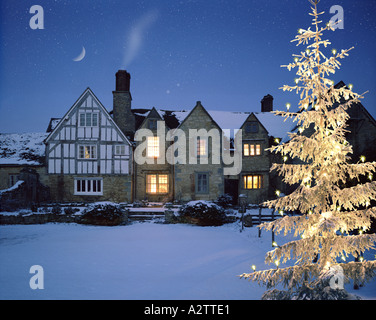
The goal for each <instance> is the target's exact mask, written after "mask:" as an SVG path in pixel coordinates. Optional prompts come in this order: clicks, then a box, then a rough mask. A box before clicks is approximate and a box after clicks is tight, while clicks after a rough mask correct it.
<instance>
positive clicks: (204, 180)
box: [196, 172, 209, 193]
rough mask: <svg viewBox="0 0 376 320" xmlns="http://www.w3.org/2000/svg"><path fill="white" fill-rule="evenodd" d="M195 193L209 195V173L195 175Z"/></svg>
mask: <svg viewBox="0 0 376 320" xmlns="http://www.w3.org/2000/svg"><path fill="white" fill-rule="evenodd" d="M196 193H209V173H207V172H198V173H196Z"/></svg>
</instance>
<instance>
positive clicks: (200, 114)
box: [178, 101, 221, 130]
mask: <svg viewBox="0 0 376 320" xmlns="http://www.w3.org/2000/svg"><path fill="white" fill-rule="evenodd" d="M187 122H188V123H189V125H188V128H189V129H194V128H196V129H210V128H213V127H214V128H216V129H218V130H221V127H220V126H219V125H218V124H217V123H216V122H215V121H214V119H213V118H212V116H211V115H210V114H209V112H207V111H206V109H205V108H204V107H203V106H202V104H201V101H197V103H196V106H195V107H194V108H193V109H192V111H191V112H190V113H189V114H188V115H187V116H186V117H185V118H184V120H183V121H182V122H181V123H180V125H179V127H178V128H180V129H182V128H184V127H186V126H187V124H186V123H187Z"/></svg>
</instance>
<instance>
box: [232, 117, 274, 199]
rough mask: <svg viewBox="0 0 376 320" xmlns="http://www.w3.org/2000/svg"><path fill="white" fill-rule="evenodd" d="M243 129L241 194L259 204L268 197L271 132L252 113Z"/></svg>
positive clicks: (240, 176)
mask: <svg viewBox="0 0 376 320" xmlns="http://www.w3.org/2000/svg"><path fill="white" fill-rule="evenodd" d="M241 129H242V136H243V143H242V145H243V150H242V172H241V174H240V175H239V194H244V195H246V196H247V202H248V203H253V204H258V203H261V202H262V201H264V200H266V199H268V190H269V169H270V153H269V151H267V150H266V149H267V148H269V134H268V131H267V130H266V129H265V127H264V126H263V124H262V123H261V122H260V121H259V120H258V119H257V117H256V116H255V115H254V114H253V113H252V114H251V115H250V116H249V117H248V118H247V120H246V121H245V122H244V124H243V126H242V127H241Z"/></svg>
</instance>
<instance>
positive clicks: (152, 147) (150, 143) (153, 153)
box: [147, 137, 159, 158]
mask: <svg viewBox="0 0 376 320" xmlns="http://www.w3.org/2000/svg"><path fill="white" fill-rule="evenodd" d="M147 156H148V157H150V158H158V157H159V137H148V140H147Z"/></svg>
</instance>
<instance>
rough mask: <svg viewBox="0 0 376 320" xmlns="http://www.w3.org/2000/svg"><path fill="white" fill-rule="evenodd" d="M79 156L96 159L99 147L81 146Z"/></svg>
mask: <svg viewBox="0 0 376 320" xmlns="http://www.w3.org/2000/svg"><path fill="white" fill-rule="evenodd" d="M78 156H79V158H80V159H96V158H97V147H96V146H79V152H78Z"/></svg>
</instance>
